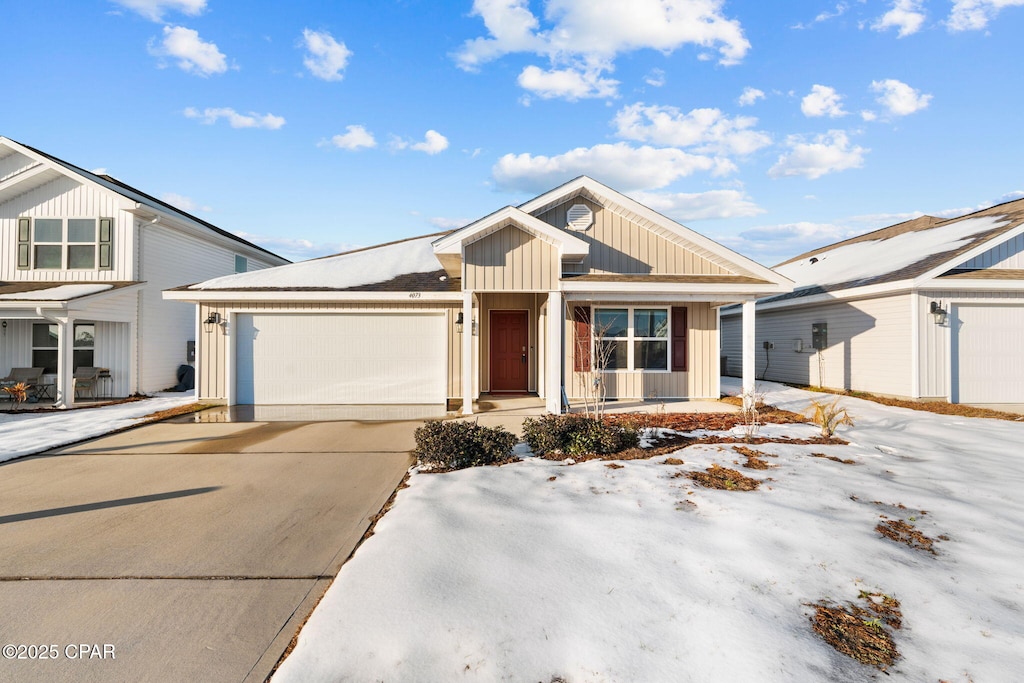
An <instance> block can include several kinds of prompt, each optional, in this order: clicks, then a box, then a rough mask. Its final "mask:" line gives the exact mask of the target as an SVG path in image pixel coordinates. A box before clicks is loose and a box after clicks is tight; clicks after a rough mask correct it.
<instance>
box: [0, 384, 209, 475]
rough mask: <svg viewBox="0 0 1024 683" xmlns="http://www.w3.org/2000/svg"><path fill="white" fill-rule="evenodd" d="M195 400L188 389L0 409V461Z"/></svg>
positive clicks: (106, 430) (125, 424) (103, 431)
mask: <svg viewBox="0 0 1024 683" xmlns="http://www.w3.org/2000/svg"><path fill="white" fill-rule="evenodd" d="M195 400H196V398H195V392H194V391H186V392H184V393H180V394H179V393H160V394H157V395H156V396H155V397H153V398H148V399H145V400H143V401H132V402H130V403H118V404H115V405H109V406H102V407H99V408H77V409H75V410H62V411H54V412H41V413H29V412H25V413H0V462H3V461H5V460H10V459H11V458H19V457H21V456H23V455H31V454H33V453H42V452H43V451H47V450H49V449H51V448H57V447H58V446H63V445H65V444H69V443H74V442H76V441H81V440H82V439H89V438H92V437H96V436H102V435H103V434H107V433H109V432H112V431H115V430H118V429H124V428H125V427H131V426H132V425H135V424H138V423H139V422H142V419H143V418H144V417H145V416H147V415H151V414H152V413H155V412H158V411H161V410H167V409H169V408H174V407H176V406H182V405H187V404H189V403H193V402H195ZM0 405H4V404H0Z"/></svg>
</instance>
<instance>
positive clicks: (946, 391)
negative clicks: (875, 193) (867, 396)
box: [722, 199, 1024, 404]
mask: <svg viewBox="0 0 1024 683" xmlns="http://www.w3.org/2000/svg"><path fill="white" fill-rule="evenodd" d="M775 270H777V271H778V272H779V273H781V274H783V275H785V276H786V277H788V278H790V279H792V280H794V281H795V282H796V288H795V289H794V290H793V291H792V292H790V293H788V294H782V295H772V296H768V297H764V298H762V299H760V300H759V301H758V302H757V325H756V335H755V336H756V343H755V346H756V349H757V371H756V372H757V377H758V378H759V379H760V378H766V379H769V380H779V381H783V382H791V383H796V384H803V385H813V386H824V387H830V388H839V389H852V390H858V391H867V392H872V393H877V394H882V395H890V396H895V397H905V398H914V399H923V400H941V401H949V402H951V403H979V404H985V403H989V404H995V403H1024V344H1022V343H1021V340H1022V339H1024V199H1018V200H1016V201H1011V202H1007V203H1004V204H999V205H997V206H993V207H991V208H988V209H985V210H983V211H977V212H975V213H972V214H969V215H966V216H962V217H960V218H953V219H948V220H942V219H939V218H935V217H932V216H921V217H920V218H915V219H914V220H910V221H906V222H904V223H899V224H898V225H893V226H890V227H888V228H883V229H881V230H876V231H875V232H871V233H867V234H865V235H860V236H859V237H855V238H853V239H848V240H845V241H842V242H838V243H836V244H832V245H829V246H827V247H823V248H821V249H815V250H814V251H810V252H808V253H806V254H801V255H800V256H797V257H796V258H793V259H790V260H788V261H786V262H785V263H782V264H779V265H778V266H776V267H775ZM741 326H742V322H741V314H740V312H739V311H738V310H735V309H731V310H723V312H722V353H723V355H725V356H726V357H727V363H728V368H729V371H730V373H732V374H738V373H739V372H740V370H741V368H740V366H739V364H738V363H737V362H736V358H737V357H738V355H739V354H740V353H741V350H740V347H741V344H742V333H741Z"/></svg>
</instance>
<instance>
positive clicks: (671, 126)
mask: <svg viewBox="0 0 1024 683" xmlns="http://www.w3.org/2000/svg"><path fill="white" fill-rule="evenodd" d="M614 123H615V125H616V128H617V130H616V135H618V136H619V137H621V138H625V139H627V140H637V141H639V142H652V143H654V144H658V145H667V146H672V147H694V148H695V149H696V151H698V152H710V153H717V154H739V155H746V154H750V153H752V152H755V151H757V150H758V149H761V148H762V147H765V146H767V145H769V144H771V137H769V136H768V134H767V133H764V132H761V131H758V130H752V128H753V126H755V125H756V124H757V119H756V118H754V117H751V116H737V117H735V118H729V117H728V116H726V115H725V114H723V113H722V112H721V111H719V110H718V109H694V110H692V111H690V112H689V113H687V114H684V113H682V112H681V111H680V110H679V109H676V108H675V107H667V106H658V105H651V106H645V105H644V104H643V103H642V102H641V103H637V104H632V105H629V106H627V107H623V108H622V109H621V110H619V112H618V113H617V114H616V115H615V119H614Z"/></svg>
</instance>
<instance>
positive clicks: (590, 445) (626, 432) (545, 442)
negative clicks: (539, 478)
mask: <svg viewBox="0 0 1024 683" xmlns="http://www.w3.org/2000/svg"><path fill="white" fill-rule="evenodd" d="M523 439H524V440H525V441H526V443H528V444H530V448H531V449H532V450H533V452H534V453H536V454H537V455H544V456H546V457H551V456H558V455H560V456H562V458H569V457H576V456H580V455H590V454H597V455H607V454H609V453H618V452H619V451H624V450H626V449H627V448H635V447H636V446H637V445H638V444H639V443H640V434H639V432H638V431H637V430H636V429H634V428H633V427H627V426H622V425H613V424H607V423H605V422H601V421H599V420H595V419H593V418H591V417H587V416H585V415H574V414H567V415H544V416H543V417H538V418H527V419H526V420H524V421H523Z"/></svg>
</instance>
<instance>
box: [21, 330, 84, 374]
mask: <svg viewBox="0 0 1024 683" xmlns="http://www.w3.org/2000/svg"><path fill="white" fill-rule="evenodd" d="M95 347H96V326H95V325H93V324H92V323H78V324H76V325H75V340H74V351H73V352H72V353H73V361H72V362H73V364H74V367H75V369H77V368H82V367H85V368H91V367H93V366H94V365H95V363H94V362H93V359H94V351H95ZM57 355H58V349H57V326H56V325H52V324H50V323H34V324H33V325H32V367H34V368H43V372H45V373H51V374H52V373H55V372H57Z"/></svg>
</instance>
